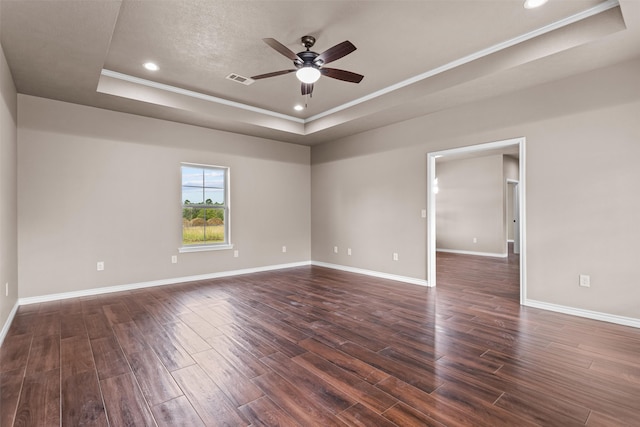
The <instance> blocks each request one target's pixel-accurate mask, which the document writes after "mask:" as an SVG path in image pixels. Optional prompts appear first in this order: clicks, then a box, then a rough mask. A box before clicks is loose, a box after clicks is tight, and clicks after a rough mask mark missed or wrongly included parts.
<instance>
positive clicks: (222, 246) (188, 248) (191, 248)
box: [178, 162, 233, 253]
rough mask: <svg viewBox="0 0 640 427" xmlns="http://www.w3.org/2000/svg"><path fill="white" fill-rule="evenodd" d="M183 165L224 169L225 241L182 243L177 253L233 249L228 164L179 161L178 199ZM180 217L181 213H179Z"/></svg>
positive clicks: (182, 204)
mask: <svg viewBox="0 0 640 427" xmlns="http://www.w3.org/2000/svg"><path fill="white" fill-rule="evenodd" d="M183 166H196V167H203V168H211V169H216V168H217V169H224V171H225V191H224V199H225V208H226V209H225V210H226V212H225V219H224V226H225V238H226V239H225V242H223V243H209V244H203V245H183V246H180V247H179V248H178V253H189V252H206V251H222V250H229V249H233V244H232V243H231V195H230V193H231V168H230V167H229V166H217V165H206V164H203V163H189V162H181V163H180V199H182V167H183ZM180 207H181V208H180V209H181V211H182V209H183V208H184V201H183V200H181V203H180ZM180 218H182V215H180ZM180 234H181V236H180V240H182V233H180Z"/></svg>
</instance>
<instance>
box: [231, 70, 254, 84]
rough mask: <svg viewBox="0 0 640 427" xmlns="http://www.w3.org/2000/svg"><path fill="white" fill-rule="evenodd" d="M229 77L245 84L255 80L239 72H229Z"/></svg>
mask: <svg viewBox="0 0 640 427" xmlns="http://www.w3.org/2000/svg"><path fill="white" fill-rule="evenodd" d="M227 79H229V80H233V81H234V82H238V83H242V84H243V85H245V86H249V85H250V84H251V83H253V82H255V80H253V79H250V78H249V77H243V76H241V75H239V74H233V73H231V74H229V75H228V76H227Z"/></svg>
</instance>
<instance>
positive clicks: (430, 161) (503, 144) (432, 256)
mask: <svg viewBox="0 0 640 427" xmlns="http://www.w3.org/2000/svg"><path fill="white" fill-rule="evenodd" d="M510 150H516V152H517V154H518V162H519V168H518V179H517V196H518V197H517V207H516V208H515V209H517V212H518V219H519V221H518V222H517V225H516V228H517V235H518V241H519V245H518V250H519V252H520V257H519V258H520V304H522V303H523V302H524V301H525V299H526V235H525V231H526V218H525V213H526V210H525V206H526V186H525V177H526V173H525V138H524V137H521V138H514V139H509V140H504V141H495V142H489V143H485V144H478V145H471V146H467V147H459V148H452V149H448V150H442V151H435V152H430V153H427V210H428V214H427V279H428V285H429V286H436V269H437V265H436V203H437V201H436V198H437V196H436V193H437V192H438V182H437V180H436V177H437V171H436V163H437V162H436V160H437V159H439V158H442V157H448V158H456V157H460V158H464V157H473V156H484V155H489V154H493V153H495V154H501V153H506V152H509V151H510ZM506 244H507V242H506V240H505V245H506ZM514 249H515V245H514Z"/></svg>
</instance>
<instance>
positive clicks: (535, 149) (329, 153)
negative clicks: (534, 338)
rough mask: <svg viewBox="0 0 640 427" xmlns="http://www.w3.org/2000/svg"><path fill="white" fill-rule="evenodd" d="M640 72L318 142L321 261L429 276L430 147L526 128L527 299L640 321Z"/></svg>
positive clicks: (316, 206)
mask: <svg viewBox="0 0 640 427" xmlns="http://www.w3.org/2000/svg"><path fill="white" fill-rule="evenodd" d="M638 75H640V60H635V61H631V62H628V63H624V64H619V65H616V66H612V67H608V68H604V69H600V70H596V71H593V72H589V73H585V74H582V75H578V76H575V77H572V78H569V79H565V80H561V81H558V82H554V83H549V84H545V85H541V86H538V87H534V88H531V89H528V90H523V91H520V92H516V93H512V94H509V95H505V96H500V97H497V98H494V99H490V100H486V101H482V102H476V103H471V104H467V105H463V106H461V107H458V108H456V109H452V110H447V111H441V112H437V113H433V114H430V115H427V116H424V117H420V118H416V119H413V120H409V121H406V122H402V123H398V124H395V125H391V126H386V127H383V128H380V129H375V130H372V131H369V132H364V133H361V134H358V135H354V136H350V137H347V138H343V139H340V140H337V141H334V142H331V143H328V144H324V145H320V146H317V147H313V149H312V153H311V154H312V167H311V177H312V182H311V188H312V202H311V203H312V207H313V209H312V257H313V259H314V260H317V261H322V262H330V263H335V264H342V265H346V266H352V267H356V268H365V269H371V270H375V271H380V272H384V273H393V274H400V275H405V276H409V277H415V278H421V279H424V278H426V273H427V272H426V253H425V252H426V249H425V248H426V220H425V219H422V218H421V217H420V209H421V208H426V153H427V152H433V151H439V150H443V149H447V148H454V147H461V146H467V145H473V144H479V143H485V142H490V141H499V140H506V139H511V138H515V137H520V136H524V137H526V159H525V162H526V173H527V182H526V186H527V189H526V191H527V200H526V203H527V210H526V215H527V221H528V222H527V230H526V232H527V239H528V240H527V255H528V258H527V284H528V288H527V295H526V298H528V299H532V300H539V301H543V302H546V303H554V304H559V305H563V306H569V307H575V308H581V309H586V310H593V311H599V312H604V313H609V314H613V315H620V316H627V317H632V318H640V305H639V304H638V301H640V285H639V282H638V279H637V260H638V257H639V256H640V252H639V251H638V246H637V241H638V239H640V222H638V221H637V218H638V217H640V198H639V197H638V196H637V195H638V194H640V168H639V167H638V165H637V162H638V159H640V127H639V126H638V117H640V85H638V77H637V76H638ZM335 244H338V245H341V247H342V246H343V245H352V246H354V247H355V248H357V251H356V252H354V255H353V256H351V257H349V256H347V255H346V254H345V253H344V252H340V253H339V254H333V253H332V251H331V248H332V247H333V245H335ZM354 250H355V249H354ZM392 250H393V251H397V252H399V254H400V258H399V260H398V261H392V260H391V256H390V253H391V251H392ZM356 254H357V256H356ZM581 273H582V274H589V275H591V288H581V287H579V286H578V275H579V274H581Z"/></svg>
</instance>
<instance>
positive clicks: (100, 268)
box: [96, 261, 104, 271]
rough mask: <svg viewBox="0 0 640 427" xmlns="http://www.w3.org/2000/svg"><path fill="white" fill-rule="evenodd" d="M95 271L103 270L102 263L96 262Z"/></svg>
mask: <svg viewBox="0 0 640 427" xmlns="http://www.w3.org/2000/svg"><path fill="white" fill-rule="evenodd" d="M96 269H97V270H98V271H102V270H104V261H98V263H97V264H96Z"/></svg>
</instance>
